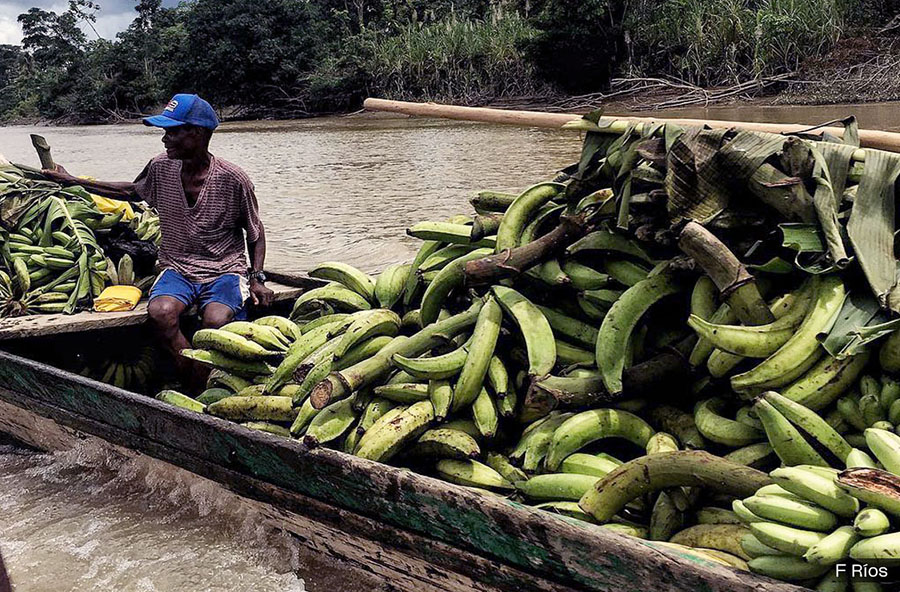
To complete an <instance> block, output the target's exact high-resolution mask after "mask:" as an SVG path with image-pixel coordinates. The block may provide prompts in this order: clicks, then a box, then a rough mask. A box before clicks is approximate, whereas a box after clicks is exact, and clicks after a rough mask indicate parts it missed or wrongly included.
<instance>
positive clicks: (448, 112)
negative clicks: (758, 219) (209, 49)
mask: <svg viewBox="0 0 900 592" xmlns="http://www.w3.org/2000/svg"><path fill="white" fill-rule="evenodd" d="M363 106H364V107H365V108H366V109H368V110H369V111H388V112H391V113H403V114H405V115H417V116H419V117H440V118H444V119H458V120H462V121H481V122H485V123H505V124H509V125H520V126H527V127H543V128H554V129H560V128H562V127H563V125H565V124H567V123H569V122H572V121H577V120H579V119H581V115H578V114H575V113H543V112H540V111H516V110H507V109H490V108H488V107H459V106H457V105H441V104H439V103H411V102H408V101H389V100H387V99H376V98H371V97H370V98H368V99H366V100H365V102H364V103H363ZM606 119H615V120H617V121H622V122H635V123H645V124H646V123H674V124H676V125H682V126H700V125H708V126H710V127H712V128H740V129H745V130H750V131H757V132H769V133H773V134H782V133H788V134H790V133H796V132H799V131H803V130H806V129H808V128H809V127H810V126H809V125H802V124H788V123H756V122H750V121H724V120H718V119H682V118H655V117H612V118H606ZM566 129H573V130H577V131H582V128H581V127H580V126H578V125H575V126H572V127H571V128H566ZM610 131H617V130H615V129H611V130H610ZM816 131H817V132H819V133H821V132H828V133H830V134H833V135H835V136H838V137H843V135H844V130H843V128H839V127H824V128H819V129H817V130H816ZM617 133H621V130H618V131H617ZM859 142H860V146H862V147H865V148H876V149H879V150H888V151H891V152H900V133H896V132H884V131H880V130H863V129H861V130H859ZM858 160H862V158H859V159H858Z"/></svg>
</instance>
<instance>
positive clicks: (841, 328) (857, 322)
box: [821, 291, 900, 360]
mask: <svg viewBox="0 0 900 592" xmlns="http://www.w3.org/2000/svg"><path fill="white" fill-rule="evenodd" d="M897 328H900V319H893V320H892V319H891V318H890V314H889V312H888V311H885V310H884V309H882V308H881V307H880V306H879V304H878V301H877V300H876V299H875V297H874V296H873V295H872V294H871V293H868V292H863V291H855V292H852V293H850V294H849V295H848V296H847V299H846V300H844V305H843V307H841V311H840V312H839V313H838V316H837V319H836V320H835V322H834V325H833V326H832V327H831V330H830V331H829V332H828V334H827V335H826V336H824V338H823V339H821V342H822V347H824V348H825V350H826V351H827V352H828V353H829V354H830V355H831V356H832V357H834V358H837V359H839V360H842V359H844V358H847V357H849V356H854V355H856V354H858V353H861V352H862V351H863V350H865V349H866V347H867V346H868V345H869V344H870V343H872V342H873V341H877V340H878V339H881V338H882V337H886V336H887V335H889V334H890V333H892V332H893V331H894V330H896V329H897Z"/></svg>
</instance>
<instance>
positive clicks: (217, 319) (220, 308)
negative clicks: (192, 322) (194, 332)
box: [203, 302, 234, 329]
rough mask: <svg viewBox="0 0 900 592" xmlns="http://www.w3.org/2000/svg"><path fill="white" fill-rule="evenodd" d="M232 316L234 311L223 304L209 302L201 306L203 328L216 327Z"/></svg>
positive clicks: (224, 323)
mask: <svg viewBox="0 0 900 592" xmlns="http://www.w3.org/2000/svg"><path fill="white" fill-rule="evenodd" d="M233 318H234V311H233V310H231V308H229V307H228V306H225V305H224V304H219V303H218V302H211V303H210V304H207V305H206V306H204V307H203V328H204V329H218V328H219V327H221V326H222V325H227V324H228V323H230V322H231V320H232V319H233Z"/></svg>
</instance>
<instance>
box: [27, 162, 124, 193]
mask: <svg viewBox="0 0 900 592" xmlns="http://www.w3.org/2000/svg"><path fill="white" fill-rule="evenodd" d="M41 173H42V174H43V175H44V176H45V177H47V179H49V180H51V181H54V182H56V183H59V184H60V185H63V186H65V187H71V186H72V185H80V186H82V187H84V188H85V189H86V190H87V191H88V192H89V193H95V194H97V195H101V196H103V197H108V198H110V199H119V200H122V201H141V198H140V196H138V194H137V191H136V190H135V187H134V183H132V182H130V181H91V180H88V179H80V178H78V177H75V176H73V175H70V174H69V173H68V172H66V169H64V168H63V167H61V166H59V165H56V170H52V171H51V170H49V169H44V170H42V171H41Z"/></svg>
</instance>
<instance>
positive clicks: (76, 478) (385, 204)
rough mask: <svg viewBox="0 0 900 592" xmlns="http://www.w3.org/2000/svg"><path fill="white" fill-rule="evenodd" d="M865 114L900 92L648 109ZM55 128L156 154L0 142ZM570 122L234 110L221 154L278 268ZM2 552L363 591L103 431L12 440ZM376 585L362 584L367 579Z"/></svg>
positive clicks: (396, 223) (552, 139) (403, 244)
mask: <svg viewBox="0 0 900 592" xmlns="http://www.w3.org/2000/svg"><path fill="white" fill-rule="evenodd" d="M849 114H855V115H856V116H857V117H858V118H859V120H860V125H861V127H864V128H873V129H883V130H894V131H898V130H900V105H898V104H891V103H882V104H870V105H837V106H822V107H769V106H764V107H759V106H753V107H747V106H744V107H715V108H709V109H697V108H694V109H679V110H676V111H669V112H665V113H656V114H650V113H641V114H640V115H643V116H648V115H658V116H665V115H671V116H677V117H697V118H711V119H730V120H753V121H772V122H783V123H809V124H815V123H821V122H823V121H827V120H831V119H837V118H841V117H845V116H847V115H849ZM30 133H40V134H42V135H44V136H45V137H46V138H47V139H48V141H49V142H50V144H51V146H52V147H53V153H54V156H55V158H56V160H57V161H58V162H59V163H62V164H63V165H65V166H67V168H68V169H69V171H70V172H72V173H74V174H79V175H90V176H93V177H96V178H100V179H104V180H130V179H132V178H134V176H135V175H137V174H138V173H139V172H140V170H141V169H142V168H143V166H144V165H145V164H146V162H147V161H148V160H149V159H150V158H151V157H152V156H153V155H155V154H157V153H158V152H160V151H161V146H162V145H161V144H160V141H159V140H160V137H161V134H160V132H159V131H158V130H154V129H150V128H145V127H143V126H140V125H120V126H90V127H40V128H38V127H24V126H16V127H7V128H0V153H2V154H3V155H4V156H6V157H7V158H8V159H9V160H11V161H13V162H21V163H24V164H30V165H32V166H36V165H37V158H36V156H35V153H34V151H33V149H32V148H31V143H30V139H29V134H30ZM579 149H580V138H579V136H578V135H577V134H573V133H571V132H563V131H554V130H539V129H521V128H515V127H507V126H497V125H488V124H476V123H465V122H450V121H438V120H415V119H406V118H380V117H376V118H368V117H347V118H322V119H315V120H307V121H265V122H241V123H228V124H225V125H223V126H222V127H221V128H220V130H219V131H218V132H217V133H216V135H215V136H214V139H213V145H212V152H213V153H214V154H216V155H217V156H220V157H222V158H225V159H228V160H231V161H233V162H235V163H237V164H238V165H240V166H241V167H243V168H244V169H245V170H246V171H247V172H248V173H249V175H250V177H251V179H253V181H254V183H255V185H256V192H257V196H258V199H259V203H260V209H261V213H262V218H263V221H264V223H265V225H266V230H267V235H268V242H269V256H268V262H269V263H268V266H269V267H270V268H273V269H289V270H301V271H302V270H305V269H309V268H310V267H311V266H313V265H314V264H316V263H318V262H321V261H325V260H335V259H337V260H341V261H345V262H348V263H353V264H356V265H358V266H360V267H361V268H363V269H366V270H368V271H374V270H378V269H381V268H383V267H385V266H386V265H388V264H390V263H394V262H398V261H403V260H406V259H409V258H411V257H412V256H413V255H414V253H415V249H416V248H417V243H418V241H416V240H415V239H411V238H410V237H407V236H406V235H405V232H404V229H405V228H406V227H408V226H409V225H411V224H413V223H415V222H417V221H420V220H424V219H434V220H440V219H444V218H447V217H449V216H452V215H454V214H459V213H467V212H469V211H470V207H469V205H468V202H467V200H468V198H469V197H470V196H471V195H472V194H474V192H475V191H476V190H478V189H496V190H509V191H515V190H517V189H520V188H522V187H524V186H527V185H529V184H531V183H534V182H537V181H541V180H545V179H548V178H551V177H552V176H553V175H554V173H555V172H556V171H557V170H558V169H560V168H562V167H563V166H565V165H567V164H569V163H571V162H573V161H574V159H575V158H576V157H577V155H578V152H579ZM0 552H2V553H3V557H4V559H5V561H6V565H7V568H8V569H9V571H10V574H11V576H12V578H13V581H14V583H15V585H16V590H17V591H18V592H45V591H46V592H50V591H57V590H73V591H89V590H90V591H92V590H123V591H124V590H134V591H136V592H156V591H160V592H161V591H168V590H193V591H196V592H212V591H219V590H222V591H224V590H242V591H268V590H279V591H292V590H298V591H299V590H304V589H311V590H319V589H321V590H328V589H335V590H337V589H340V590H353V589H358V587H359V585H360V583H359V582H355V583H354V582H351V581H346V580H342V578H341V570H340V568H334V570H332V573H328V570H327V569H325V570H323V569H322V568H321V567H320V566H315V562H314V558H308V557H303V555H302V554H301V553H300V552H299V550H298V548H297V547H296V545H294V544H293V543H292V542H291V541H290V539H289V537H287V536H286V535H284V533H282V532H280V531H278V530H277V529H276V528H273V527H270V526H265V525H263V524H261V523H260V522H259V520H258V516H256V515H255V514H254V513H253V511H252V510H249V509H247V508H246V507H244V505H242V504H241V503H240V500H239V499H238V498H236V497H235V496H231V495H230V494H226V493H224V492H223V491H221V490H218V489H217V488H214V487H210V486H209V485H208V484H205V483H204V482H203V481H202V480H192V479H190V478H189V477H186V476H185V475H184V474H183V473H180V472H173V471H168V470H166V469H164V468H160V467H157V466H154V464H153V463H146V462H141V461H139V460H134V459H124V458H121V457H118V456H116V455H115V454H110V453H109V452H107V451H104V450H100V449H97V448H95V447H91V446H84V447H81V448H77V449H73V450H69V451H66V452H63V453H56V454H42V453H36V452H33V451H28V450H24V449H22V448H19V447H15V446H11V445H0ZM369 585H370V583H367V584H366V587H369Z"/></svg>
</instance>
